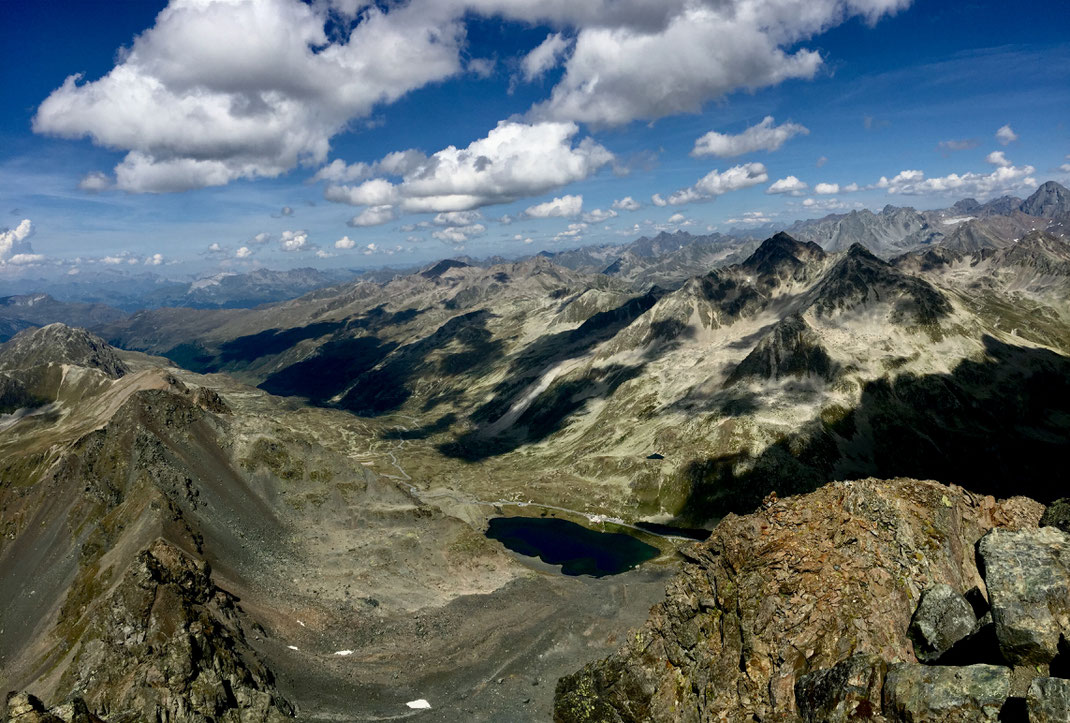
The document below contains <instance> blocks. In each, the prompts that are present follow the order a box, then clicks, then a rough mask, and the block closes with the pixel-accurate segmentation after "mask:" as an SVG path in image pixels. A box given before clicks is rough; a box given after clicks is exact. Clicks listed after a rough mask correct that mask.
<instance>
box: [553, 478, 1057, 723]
mask: <svg viewBox="0 0 1070 723" xmlns="http://www.w3.org/2000/svg"><path fill="white" fill-rule="evenodd" d="M1042 512H1043V506H1042V505H1040V504H1039V503H1036V502H1033V501H1031V500H1027V499H1025V498H1013V499H1011V500H1006V501H1002V502H998V503H995V502H992V503H986V500H985V498H984V497H982V496H980V495H975V494H972V493H969V492H967V491H965V490H963V489H961V488H958V487H954V486H950V487H949V486H946V485H943V484H940V483H937V482H920V481H916V480H908V479H897V480H887V481H882V480H874V479H869V480H861V481H855V482H836V483H832V484H829V485H827V486H825V487H823V488H821V489H819V490H817V491H816V492H813V493H811V494H808V495H801V496H798V497H790V498H787V499H782V500H778V501H777V502H776V503H774V504H772V505H771V506H770V507H769V508H768V509H762V510H759V511H758V512H755V513H754V514H751V515H746V516H736V515H729V516H728V517H726V518H725V519H724V520H722V522H721V523H720V524H719V525H718V526H717V528H716V529H715V530H714V532H713V534H712V535H711V537H710V539H709V540H707V541H706V542H705V543H701V544H698V545H696V546H694V547H692V548H691V549H690V550H689V555H688V562H686V563H685V564H684V569H683V572H682V573H681V574H680V575H679V576H678V577H676V578H675V579H674V580H673V582H672V583H670V585H669V586H668V589H667V590H666V599H665V602H663V603H660V604H659V605H656V606H655V607H654V608H653V609H652V610H651V614H650V618H649V619H648V621H647V623H646V625H644V626H643V627H642V628H641V629H640V630H638V631H636V632H634V633H631V634H630V635H629V636H628V640H627V642H626V643H625V645H624V646H623V647H622V648H621V649H620V650H618V651H617V652H616V653H615V654H614V655H613V656H611V657H610V658H608V659H606V660H604V661H600V662H596V663H592V664H590V665H588V666H587V667H586V668H584V669H583V670H581V671H579V672H577V673H575V674H573V675H571V676H567V677H566V678H563V679H562V680H561V681H560V683H559V685H558V689H557V697H556V700H555V708H554V716H555V720H557V721H559V722H561V723H573V722H578V721H595V720H609V721H614V720H622V721H626V720H653V721H676V720H688V719H691V718H694V719H695V720H704V721H705V720H749V719H751V718H752V717H753V718H757V719H760V720H763V721H770V720H792V719H795V718H796V717H797V715H798V711H797V710H796V704H795V684H796V682H797V681H798V679H799V678H800V677H801V676H803V675H805V674H806V673H809V672H811V671H817V670H822V669H827V668H832V667H833V666H835V665H836V664H837V663H839V662H841V661H843V660H845V659H846V658H848V657H850V656H852V655H856V654H861V653H864V654H869V655H876V656H879V657H880V658H882V659H884V660H888V661H914V660H915V658H914V652H913V646H912V644H911V641H910V639H909V637H908V636H907V628H908V626H909V624H910V619H911V615H912V613H913V612H914V610H915V608H916V607H917V604H918V601H919V598H920V594H921V591H922V590H926V589H928V588H930V587H932V586H933V585H934V584H936V583H938V582H941V583H945V584H948V585H951V586H952V587H953V588H955V589H957V590H968V589H970V588H972V587H974V586H978V587H980V588H981V589H982V590H983V589H984V581H983V580H982V579H981V576H980V575H979V573H978V570H977V565H976V562H975V555H974V545H975V544H976V543H977V541H978V540H979V539H980V538H981V537H982V536H983V535H984V534H985V533H986V532H988V530H990V529H991V528H993V527H995V526H1005V527H1009V528H1012V529H1018V528H1023V527H1035V526H1036V524H1037V521H1038V520H1039V519H1040V515H1041V514H1042ZM763 528H764V530H763ZM873 570H880V571H883V574H878V575H873V574H871V571H873ZM781 571H786V572H787V575H782V574H779V573H780V572H781ZM806 571H812V572H806ZM698 600H704V601H706V600H708V601H715V603H716V607H715V608H713V609H710V608H708V607H707V605H698V604H697V602H696V604H694V605H692V603H691V601H698Z"/></svg>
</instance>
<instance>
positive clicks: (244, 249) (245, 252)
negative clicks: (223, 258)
mask: <svg viewBox="0 0 1070 723" xmlns="http://www.w3.org/2000/svg"><path fill="white" fill-rule="evenodd" d="M252 255H253V251H252V249H250V248H249V247H248V246H240V247H238V250H237V251H235V252H234V256H236V257H237V258H239V259H247V258H249V257H250V256H252Z"/></svg>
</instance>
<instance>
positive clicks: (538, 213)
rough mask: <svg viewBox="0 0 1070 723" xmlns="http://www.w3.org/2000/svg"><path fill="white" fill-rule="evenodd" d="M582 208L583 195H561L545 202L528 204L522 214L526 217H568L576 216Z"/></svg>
mask: <svg viewBox="0 0 1070 723" xmlns="http://www.w3.org/2000/svg"><path fill="white" fill-rule="evenodd" d="M582 210H583V196H561V197H560V198H555V199H553V200H551V201H546V202H545V203H538V204H535V205H534V206H528V207H527V208H526V209H525V210H524V215H525V216H527V217H528V218H568V217H570V216H578V215H579V214H580V211H582Z"/></svg>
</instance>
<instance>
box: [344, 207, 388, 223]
mask: <svg viewBox="0 0 1070 723" xmlns="http://www.w3.org/2000/svg"><path fill="white" fill-rule="evenodd" d="M395 218H397V212H396V211H395V210H394V207H393V206H391V205H390V204H389V203H385V204H383V205H381V206H369V207H368V208H366V209H364V210H363V211H361V212H360V213H358V214H357V215H356V216H354V217H353V218H351V219H349V225H350V226H381V225H382V224H384V223H390V222H391V221H393V220H394V219H395Z"/></svg>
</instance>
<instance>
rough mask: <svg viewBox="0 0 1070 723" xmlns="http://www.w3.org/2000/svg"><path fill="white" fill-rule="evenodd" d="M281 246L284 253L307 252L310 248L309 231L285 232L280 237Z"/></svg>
mask: <svg viewBox="0 0 1070 723" xmlns="http://www.w3.org/2000/svg"><path fill="white" fill-rule="evenodd" d="M279 246H280V248H282V250H283V251H288V252H294V251H306V250H308V249H309V248H310V246H309V243H308V232H307V231H283V232H282V236H280V237H279Z"/></svg>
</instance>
